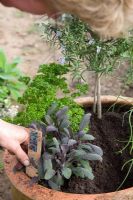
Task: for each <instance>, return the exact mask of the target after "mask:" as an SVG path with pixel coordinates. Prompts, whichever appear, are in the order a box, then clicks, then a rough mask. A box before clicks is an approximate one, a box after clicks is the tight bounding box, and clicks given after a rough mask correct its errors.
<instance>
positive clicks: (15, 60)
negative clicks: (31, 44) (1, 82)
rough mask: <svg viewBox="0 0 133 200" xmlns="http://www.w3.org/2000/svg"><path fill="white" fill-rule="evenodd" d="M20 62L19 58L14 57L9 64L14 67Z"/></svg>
mask: <svg viewBox="0 0 133 200" xmlns="http://www.w3.org/2000/svg"><path fill="white" fill-rule="evenodd" d="M20 62H21V58H19V57H17V58H14V60H13V62H12V63H11V64H10V65H11V67H12V68H15V67H16V66H17V65H18V64H19V63H20Z"/></svg>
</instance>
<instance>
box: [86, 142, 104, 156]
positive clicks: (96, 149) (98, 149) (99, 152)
mask: <svg viewBox="0 0 133 200" xmlns="http://www.w3.org/2000/svg"><path fill="white" fill-rule="evenodd" d="M89 145H90V146H91V148H92V150H93V151H94V153H96V154H98V155H100V156H103V150H102V149H101V148H100V147H98V146H96V145H93V144H89Z"/></svg>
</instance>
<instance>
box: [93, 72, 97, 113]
mask: <svg viewBox="0 0 133 200" xmlns="http://www.w3.org/2000/svg"><path fill="white" fill-rule="evenodd" d="M97 79H98V76H97V74H95V88H94V103H93V113H96V105H97Z"/></svg>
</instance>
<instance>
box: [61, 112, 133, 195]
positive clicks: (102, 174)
mask: <svg viewBox="0 0 133 200" xmlns="http://www.w3.org/2000/svg"><path fill="white" fill-rule="evenodd" d="M124 113H125V112H124V110H122V111H121V112H120V113H118V112H107V113H106V112H105V113H104V114H103V118H102V120H98V119H97V117H96V116H94V115H93V116H92V119H91V127H90V133H91V134H92V135H93V136H95V138H96V140H95V144H96V145H98V146H100V147H102V149H103V151H104V156H103V162H102V163H98V162H93V163H91V166H92V168H93V170H94V175H95V179H94V180H93V181H91V180H88V179H86V180H85V179H81V178H76V177H72V178H71V180H69V181H68V182H66V184H65V186H64V188H62V190H63V191H65V192H70V193H81V194H87V193H88V194H96V193H106V192H113V191H116V189H117V188H118V187H119V186H120V184H121V183H122V181H123V180H124V178H125V176H126V173H127V170H128V167H129V166H128V167H127V168H126V169H125V170H124V171H121V168H122V166H123V164H124V163H125V162H126V161H128V160H130V159H131V156H130V155H129V149H127V150H126V151H124V152H123V154H118V151H120V150H121V149H122V148H123V147H124V145H125V144H124V143H122V142H120V141H125V140H128V139H129V135H130V128H129V122H128V115H126V116H125V118H124V123H123V124H122V122H123V115H124ZM132 121H133V118H132ZM128 187H133V169H132V171H131V172H130V175H129V177H128V178H127V180H126V182H125V183H124V185H123V186H122V188H121V189H125V188H128Z"/></svg>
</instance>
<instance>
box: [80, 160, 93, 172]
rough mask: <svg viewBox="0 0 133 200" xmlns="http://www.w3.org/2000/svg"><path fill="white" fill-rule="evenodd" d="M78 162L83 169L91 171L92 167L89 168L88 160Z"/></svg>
mask: <svg viewBox="0 0 133 200" xmlns="http://www.w3.org/2000/svg"><path fill="white" fill-rule="evenodd" d="M80 163H81V165H82V166H83V167H84V168H85V169H89V170H90V171H91V172H92V168H91V166H90V164H89V162H88V160H80Z"/></svg>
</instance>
